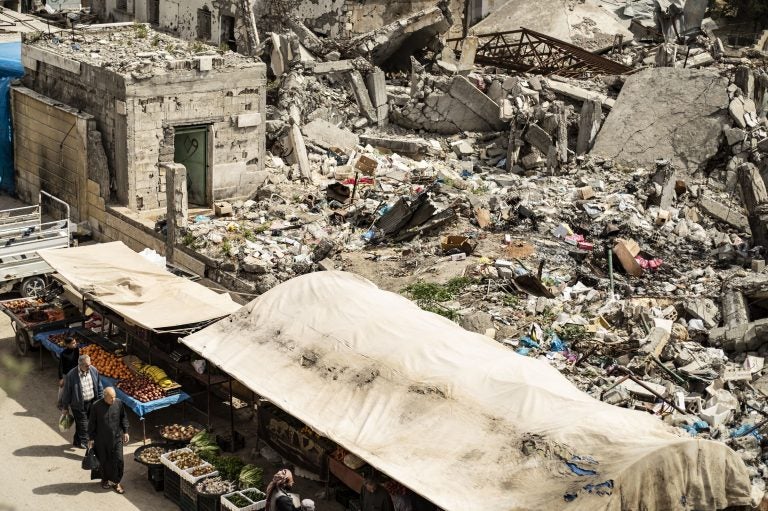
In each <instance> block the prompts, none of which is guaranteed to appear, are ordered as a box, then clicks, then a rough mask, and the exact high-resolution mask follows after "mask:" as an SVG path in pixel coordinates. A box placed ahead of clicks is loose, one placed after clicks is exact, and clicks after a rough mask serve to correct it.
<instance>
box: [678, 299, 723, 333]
mask: <svg viewBox="0 0 768 511" xmlns="http://www.w3.org/2000/svg"><path fill="white" fill-rule="evenodd" d="M683 310H685V312H687V313H688V314H690V315H691V316H693V317H694V318H698V319H700V320H702V321H703V322H704V326H705V327H707V328H715V327H716V326H717V323H718V322H717V319H716V318H717V313H718V312H719V310H718V308H717V305H715V302H713V301H712V300H710V299H709V298H697V299H690V300H688V301H686V302H683Z"/></svg>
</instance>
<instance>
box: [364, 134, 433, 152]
mask: <svg viewBox="0 0 768 511" xmlns="http://www.w3.org/2000/svg"><path fill="white" fill-rule="evenodd" d="M360 143H362V144H370V145H371V146H373V147H381V148H384V149H389V150H390V151H393V152H396V153H399V154H424V153H426V152H427V151H428V150H429V148H430V147H431V146H430V144H429V142H427V141H426V140H424V139H423V138H416V137H414V138H406V137H387V136H379V135H360Z"/></svg>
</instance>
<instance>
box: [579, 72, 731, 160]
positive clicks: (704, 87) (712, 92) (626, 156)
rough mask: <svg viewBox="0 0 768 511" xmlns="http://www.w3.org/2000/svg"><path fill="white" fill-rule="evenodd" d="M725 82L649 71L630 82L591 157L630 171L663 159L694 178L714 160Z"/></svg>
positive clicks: (698, 75) (690, 74)
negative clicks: (600, 158) (619, 165)
mask: <svg viewBox="0 0 768 511" xmlns="http://www.w3.org/2000/svg"><path fill="white" fill-rule="evenodd" d="M727 86H728V83H727V80H726V79H725V78H722V77H720V76H719V75H717V74H715V73H713V72H711V71H708V70H690V69H677V68H654V69H647V70H644V71H641V72H639V73H637V74H635V75H632V76H630V77H629V78H628V79H627V82H626V83H625V84H624V87H623V88H622V90H621V94H620V95H619V98H618V100H617V102H616V107H615V108H614V109H613V110H611V113H610V114H609V115H608V117H607V118H606V120H605V124H604V125H603V129H602V130H601V131H600V133H599V134H598V136H597V141H596V142H595V147H594V149H593V152H594V153H595V154H599V155H601V156H604V157H606V158H611V159H612V160H614V161H615V162H616V163H619V164H621V165H625V166H629V167H637V166H650V165H653V164H654V162H655V161H656V160H657V159H659V158H663V159H666V160H669V161H671V162H672V163H673V164H674V165H675V167H677V168H680V169H682V170H684V171H686V172H689V173H694V172H697V171H700V170H703V169H704V168H705V167H706V165H707V164H708V162H709V161H710V159H711V158H712V157H713V156H715V154H717V151H718V149H719V147H720V140H721V137H722V125H723V124H725V123H726V117H725V111H726V109H727V108H728V94H727V91H726V88H727Z"/></svg>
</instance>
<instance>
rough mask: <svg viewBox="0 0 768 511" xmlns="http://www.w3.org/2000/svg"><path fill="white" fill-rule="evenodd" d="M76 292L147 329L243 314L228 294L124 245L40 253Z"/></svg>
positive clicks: (115, 244)
mask: <svg viewBox="0 0 768 511" xmlns="http://www.w3.org/2000/svg"><path fill="white" fill-rule="evenodd" d="M40 257H42V258H43V259H44V260H45V261H46V262H47V263H48V264H49V265H51V267H52V268H53V269H54V270H56V272H58V273H59V275H60V276H61V278H62V279H63V280H64V281H65V282H66V283H67V284H69V285H70V286H71V287H72V288H74V289H75V290H77V291H78V292H79V293H81V294H83V295H84V296H85V297H86V298H89V299H93V300H95V301H97V302H99V303H101V304H102V305H104V306H106V307H108V308H110V309H112V310H113V311H115V312H117V313H118V314H120V315H121V316H123V317H124V318H126V319H128V320H130V321H132V322H133V323H136V324H137V325H140V326H142V327H144V328H148V329H152V330H157V329H169V328H172V327H179V326H184V325H193V324H196V323H202V322H206V321H211V320H214V319H218V318H221V317H223V316H226V315H228V314H231V313H232V312H234V311H236V310H237V309H239V308H240V306H239V305H238V304H237V303H235V302H234V301H232V299H231V298H230V297H229V295H228V294H226V293H225V294H219V293H216V292H215V291H212V290H210V289H208V288H207V287H205V286H203V285H202V284H198V283H196V282H192V281H190V280H187V279H185V278H182V277H177V276H176V275H173V274H172V273H170V272H169V271H167V270H166V269H165V268H161V267H159V266H157V265H156V264H153V263H151V262H149V261H148V260H146V259H145V258H144V257H142V256H140V255H139V254H137V253H136V252H134V251H133V250H131V249H130V248H128V247H127V246H125V245H124V244H123V243H122V242H119V241H116V242H112V243H101V244H96V245H87V246H81V247H74V248H64V249H57V250H48V251H41V252H40Z"/></svg>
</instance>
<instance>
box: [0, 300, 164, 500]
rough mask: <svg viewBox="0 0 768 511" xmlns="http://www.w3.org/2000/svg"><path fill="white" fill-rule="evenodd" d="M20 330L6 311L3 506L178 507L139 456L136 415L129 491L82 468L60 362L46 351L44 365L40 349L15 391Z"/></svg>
mask: <svg viewBox="0 0 768 511" xmlns="http://www.w3.org/2000/svg"><path fill="white" fill-rule="evenodd" d="M13 336H14V332H13V329H12V328H11V325H10V321H9V320H8V319H7V317H6V316H4V315H0V460H2V463H0V511H7V510H17V511H22V510H38V511H48V510H51V511H53V510H56V511H61V510H70V509H83V510H86V509H87V510H95V509H99V510H103V509H109V510H110V511H130V510H137V509H142V510H152V511H166V510H168V511H170V510H176V509H178V508H177V507H176V506H175V505H173V504H172V503H171V502H170V501H168V500H167V499H165V498H164V497H163V494H162V492H157V493H156V492H155V491H154V490H153V489H152V487H151V486H150V484H149V482H148V481H147V480H146V469H145V468H144V467H143V466H142V465H140V464H138V463H136V462H135V461H133V451H134V450H135V449H136V448H137V447H138V446H139V445H140V437H141V434H140V433H139V431H140V428H139V425H138V421H137V420H136V417H135V416H133V415H131V421H132V431H133V433H134V434H133V435H132V438H131V443H130V445H128V446H127V447H126V449H125V478H124V479H123V485H124V487H125V490H126V493H125V495H118V494H116V493H114V492H112V491H107V490H103V489H101V487H100V486H99V481H90V480H89V479H90V475H89V473H88V472H86V471H84V470H82V469H81V468H80V461H81V459H82V456H83V452H84V451H83V450H80V449H74V448H72V447H71V438H70V437H71V434H72V433H71V431H68V432H67V433H66V434H62V433H60V432H59V430H58V425H57V423H58V416H59V414H58V411H57V410H56V407H55V401H56V391H57V386H56V367H55V365H54V360H53V358H52V357H51V356H50V354H49V353H48V352H44V353H43V355H44V362H45V367H44V369H43V370H42V371H41V370H40V366H39V362H38V354H37V353H33V354H32V356H30V357H28V359H27V360H28V361H29V362H30V364H31V366H32V367H31V369H30V371H29V373H28V374H27V376H26V378H24V379H23V380H22V381H21V382H20V383H21V389H20V391H19V392H16V393H14V392H12V391H11V393H10V395H9V383H12V382H13V381H14V380H18V371H17V370H16V369H9V368H8V367H7V364H6V361H8V360H10V361H11V364H13V363H17V364H18V362H19V361H20V360H22V359H21V358H19V357H18V356H17V355H16V354H15V345H14V341H13Z"/></svg>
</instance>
